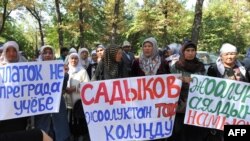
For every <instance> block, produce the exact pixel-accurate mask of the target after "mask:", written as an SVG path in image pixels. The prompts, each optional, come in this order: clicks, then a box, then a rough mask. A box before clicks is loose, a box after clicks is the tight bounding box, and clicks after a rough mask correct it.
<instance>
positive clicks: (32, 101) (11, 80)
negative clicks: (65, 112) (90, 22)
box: [0, 60, 64, 120]
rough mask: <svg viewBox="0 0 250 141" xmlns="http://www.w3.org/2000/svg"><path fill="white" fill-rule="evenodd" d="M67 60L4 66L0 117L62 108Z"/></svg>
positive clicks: (0, 69)
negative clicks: (61, 101)
mask: <svg viewBox="0 0 250 141" xmlns="http://www.w3.org/2000/svg"><path fill="white" fill-rule="evenodd" d="M63 79H64V72H63V62H62V61H59V60H56V61H44V62H25V63H10V64H7V65H5V66H0V120H5V119H12V118H18V117H25V116H31V115H37V114H44V113H53V112H58V111H59V104H60V100H61V94H62V83H63Z"/></svg>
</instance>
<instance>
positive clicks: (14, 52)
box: [0, 41, 22, 65]
mask: <svg viewBox="0 0 250 141" xmlns="http://www.w3.org/2000/svg"><path fill="white" fill-rule="evenodd" d="M21 61H22V60H21V57H20V54H19V45H18V44H17V43H16V42H15V41H8V42H6V43H5V44H4V45H3V52H2V55H1V57H0V63H1V64H2V65H4V64H7V63H16V62H21Z"/></svg>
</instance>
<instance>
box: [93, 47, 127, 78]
mask: <svg viewBox="0 0 250 141" xmlns="http://www.w3.org/2000/svg"><path fill="white" fill-rule="evenodd" d="M124 70H125V69H124V64H123V62H122V48H121V47H119V46H117V45H115V44H112V45H109V46H108V47H107V48H106V50H105V51H104V54H103V59H102V60H101V61H100V62H99V63H98V65H97V68H96V71H95V75H94V76H93V77H92V80H93V81H94V80H107V79H115V78H123V77H127V76H128V74H127V72H126V71H124Z"/></svg>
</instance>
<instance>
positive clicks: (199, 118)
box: [196, 113, 208, 126]
mask: <svg viewBox="0 0 250 141" xmlns="http://www.w3.org/2000/svg"><path fill="white" fill-rule="evenodd" d="M202 116H205V118H202ZM207 117H208V113H200V114H199V115H198V116H197V118H196V123H197V124H198V125H201V126H205V121H206V118H207ZM200 121H202V122H200Z"/></svg>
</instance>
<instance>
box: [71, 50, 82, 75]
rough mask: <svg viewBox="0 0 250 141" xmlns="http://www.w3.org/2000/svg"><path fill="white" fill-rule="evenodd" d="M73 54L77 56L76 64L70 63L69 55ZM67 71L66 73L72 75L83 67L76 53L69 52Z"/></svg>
mask: <svg viewBox="0 0 250 141" xmlns="http://www.w3.org/2000/svg"><path fill="white" fill-rule="evenodd" d="M73 56H76V57H77V58H78V60H79V61H78V64H77V65H76V66H72V64H71V57H73ZM68 65H69V71H68V74H69V75H70V76H71V75H73V74H74V73H77V72H79V71H80V70H81V69H84V68H83V67H82V65H81V62H80V57H79V55H78V54H77V53H71V54H70V55H69V64H68Z"/></svg>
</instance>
